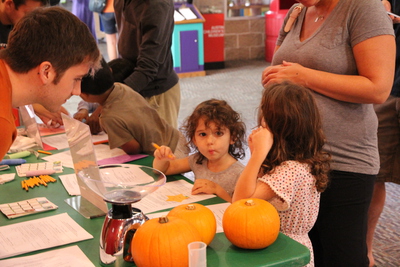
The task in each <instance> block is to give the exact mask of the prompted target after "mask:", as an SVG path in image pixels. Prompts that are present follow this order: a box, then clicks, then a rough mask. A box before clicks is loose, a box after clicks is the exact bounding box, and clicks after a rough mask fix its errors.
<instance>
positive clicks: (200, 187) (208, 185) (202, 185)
mask: <svg viewBox="0 0 400 267" xmlns="http://www.w3.org/2000/svg"><path fill="white" fill-rule="evenodd" d="M216 192H217V184H216V183H214V182H212V181H210V180H207V179H196V180H195V181H194V185H193V188H192V195H197V194H201V193H203V194H216Z"/></svg>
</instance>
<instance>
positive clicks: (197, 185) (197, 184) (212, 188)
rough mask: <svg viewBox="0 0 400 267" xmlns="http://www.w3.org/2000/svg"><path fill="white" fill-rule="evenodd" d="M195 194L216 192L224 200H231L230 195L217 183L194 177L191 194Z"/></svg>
mask: <svg viewBox="0 0 400 267" xmlns="http://www.w3.org/2000/svg"><path fill="white" fill-rule="evenodd" d="M197 194H216V195H217V196H219V197H220V198H222V199H223V200H225V201H228V202H232V198H231V196H230V195H229V194H228V192H226V191H225V189H224V188H222V186H220V185H219V184H217V183H215V182H213V181H210V180H207V179H196V180H195V181H194V185H193V188H192V195H197Z"/></svg>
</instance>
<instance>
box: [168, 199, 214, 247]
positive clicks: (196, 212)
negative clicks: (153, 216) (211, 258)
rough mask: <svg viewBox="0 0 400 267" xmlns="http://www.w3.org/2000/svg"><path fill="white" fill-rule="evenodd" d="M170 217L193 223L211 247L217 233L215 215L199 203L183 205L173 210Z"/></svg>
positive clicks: (203, 239) (169, 214)
mask: <svg viewBox="0 0 400 267" xmlns="http://www.w3.org/2000/svg"><path fill="white" fill-rule="evenodd" d="M168 216H175V217H178V218H181V219H184V220H185V221H187V222H189V223H191V224H192V225H193V226H194V227H196V229H197V230H198V231H199V233H200V235H201V236H202V240H201V241H203V242H204V243H206V244H207V245H209V244H210V243H211V241H212V240H213V239H214V236H215V233H216V231H217V220H216V219H215V216H214V213H213V212H212V211H211V210H210V209H209V208H207V207H206V206H203V205H201V204H198V203H192V204H183V205H179V206H177V207H175V208H173V209H172V210H171V211H170V212H169V213H168Z"/></svg>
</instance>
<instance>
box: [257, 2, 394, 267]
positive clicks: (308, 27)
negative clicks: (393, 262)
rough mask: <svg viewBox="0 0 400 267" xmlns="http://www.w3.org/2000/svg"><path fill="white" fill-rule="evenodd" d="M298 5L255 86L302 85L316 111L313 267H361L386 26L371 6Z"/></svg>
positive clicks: (387, 73) (389, 77) (388, 58)
mask: <svg viewBox="0 0 400 267" xmlns="http://www.w3.org/2000/svg"><path fill="white" fill-rule="evenodd" d="M299 2H301V3H302V4H303V6H302V8H301V10H300V12H299V13H298V16H297V18H296V19H295V21H294V23H293V25H292V26H291V27H287V28H286V31H284V26H285V24H286V23H287V21H288V18H289V15H288V16H287V17H286V19H285V22H284V25H283V27H282V29H281V31H280V35H279V37H278V41H277V48H276V50H275V51H276V52H275V54H274V57H273V60H272V64H271V66H270V67H267V68H266V69H265V70H264V71H263V74H262V82H263V85H266V84H270V83H274V82H281V81H283V80H290V81H291V82H294V83H297V84H300V85H303V86H305V87H308V88H309V89H310V90H312V91H313V92H314V96H315V98H316V100H317V104H318V107H319V109H320V112H321V116H322V119H323V130H324V132H325V135H326V138H327V142H326V145H325V147H324V149H325V150H326V151H328V152H329V153H330V154H331V155H332V163H331V167H332V171H331V174H330V180H331V182H330V185H329V187H328V189H327V190H326V191H325V192H324V193H322V194H321V205H320V211H319V215H318V219H317V222H316V224H315V226H314V228H313V230H312V231H311V232H310V237H311V240H312V242H313V247H314V252H315V263H316V265H317V266H319V265H320V266H322V265H329V266H368V257H367V247H366V229H367V213H368V207H369V203H370V200H371V196H372V190H373V185H374V179H375V176H376V174H377V173H378V170H379V155H378V149H377V123H378V122H377V118H376V115H375V112H374V110H373V106H372V103H382V102H384V101H385V100H386V99H387V97H388V95H389V92H390V90H391V85H392V82H393V72H394V59H395V40H394V37H393V26H392V22H391V20H390V18H389V17H388V16H387V14H386V11H385V10H384V8H383V5H382V4H381V3H380V1H376V0H363V1H359V0H320V1H318V0H307V1H306V0H303V1H299ZM296 5H297V4H296ZM294 8H295V7H294V6H293V7H292V8H291V9H290V10H289V14H292V13H293V12H297V11H299V10H298V9H296V10H295V11H294ZM293 14H294V13H293ZM289 28H290V29H289Z"/></svg>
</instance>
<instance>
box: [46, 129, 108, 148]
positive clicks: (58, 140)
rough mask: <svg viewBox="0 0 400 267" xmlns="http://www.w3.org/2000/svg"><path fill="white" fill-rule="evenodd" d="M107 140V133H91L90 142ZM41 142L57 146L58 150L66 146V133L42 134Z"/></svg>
mask: <svg viewBox="0 0 400 267" xmlns="http://www.w3.org/2000/svg"><path fill="white" fill-rule="evenodd" d="M106 140H108V135H107V134H106V133H103V134H96V135H92V142H93V143H94V142H101V141H106ZM42 142H43V143H45V144H47V145H49V146H52V147H55V148H57V149H58V150H61V149H64V148H68V147H69V145H68V140H67V135H66V134H65V133H62V134H56V135H50V136H43V137H42Z"/></svg>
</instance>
